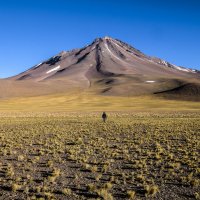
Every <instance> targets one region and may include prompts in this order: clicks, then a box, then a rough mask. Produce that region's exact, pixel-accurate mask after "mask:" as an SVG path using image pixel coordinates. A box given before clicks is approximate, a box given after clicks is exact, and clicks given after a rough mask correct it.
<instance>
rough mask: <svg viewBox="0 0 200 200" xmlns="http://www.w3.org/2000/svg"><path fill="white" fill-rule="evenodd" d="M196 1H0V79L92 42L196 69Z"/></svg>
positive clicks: (199, 6)
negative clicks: (105, 41)
mask: <svg viewBox="0 0 200 200" xmlns="http://www.w3.org/2000/svg"><path fill="white" fill-rule="evenodd" d="M199 10H200V1H199V0H190V1H188V0H187V1H185V0H162V1H161V0H160V1H158V0H140V1H138V0H137V1H135V0H101V1H98V0H76V1H68V0H6V1H5V0H0V25H1V28H0V77H1V78H2V77H8V76H12V75H15V74H17V73H20V72H22V71H23V70H26V69H28V68H30V67H32V66H33V65H35V64H37V63H40V62H41V61H43V60H45V59H47V58H49V57H51V56H53V55H55V54H57V53H59V52H60V51H62V50H70V49H73V48H79V47H83V46H85V45H87V44H89V43H91V42H92V41H93V40H94V39H95V38H97V37H103V36H106V35H108V36H111V37H113V38H117V39H120V40H122V41H125V42H127V43H129V44H131V45H132V46H134V47H136V48H137V49H140V50H141V51H143V52H144V53H146V54H147V55H151V56H157V57H160V58H163V59H165V60H167V61H169V62H172V63H174V64H176V65H181V66H185V67H190V68H196V69H200V58H199V56H200V55H199V54H200V12H199Z"/></svg>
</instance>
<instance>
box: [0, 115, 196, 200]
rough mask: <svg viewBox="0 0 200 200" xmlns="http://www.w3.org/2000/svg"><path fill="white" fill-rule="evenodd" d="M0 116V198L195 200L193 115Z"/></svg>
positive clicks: (194, 131) (194, 125)
mask: <svg viewBox="0 0 200 200" xmlns="http://www.w3.org/2000/svg"><path fill="white" fill-rule="evenodd" d="M0 118H1V120H0V147H1V148H0V158H1V159H0V160H1V162H0V195H1V196H2V198H5V199H6V198H7V197H8V196H9V198H11V199H15V198H16V197H18V198H19V199H72V200H73V199H107V200H108V199H110V200H112V199H151V198H155V199H159V198H163V199H188V198H193V199H199V194H200V189H199V172H200V168H199V162H200V160H199V147H200V145H199V143H200V140H199V139H200V138H199V131H200V130H199V124H200V115H199V114H198V113H193V112H188V113H184V112H182V113H162V114H161V113H160V114H158V113H157V114H156V113H148V114H147V113H137V114H131V113H120V112H113V113H109V121H108V122H107V123H103V122H102V120H101V115H100V114H99V113H91V114H83V113H82V114H81V113H74V114H59V113H54V114H49V115H47V114H42V113H40V114H38V115H37V116H36V115H33V114H21V115H12V116H11V115H10V117H6V116H3V114H1V117H0Z"/></svg>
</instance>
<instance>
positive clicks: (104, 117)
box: [102, 112, 107, 122]
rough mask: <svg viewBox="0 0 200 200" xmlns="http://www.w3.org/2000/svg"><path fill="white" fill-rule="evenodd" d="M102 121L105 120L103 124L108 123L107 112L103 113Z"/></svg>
mask: <svg viewBox="0 0 200 200" xmlns="http://www.w3.org/2000/svg"><path fill="white" fill-rule="evenodd" d="M102 119H103V122H106V119H107V115H106V113H105V112H103V114H102Z"/></svg>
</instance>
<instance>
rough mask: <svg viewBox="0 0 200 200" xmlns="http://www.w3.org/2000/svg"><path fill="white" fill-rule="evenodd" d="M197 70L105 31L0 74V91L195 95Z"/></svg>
mask: <svg viewBox="0 0 200 200" xmlns="http://www.w3.org/2000/svg"><path fill="white" fill-rule="evenodd" d="M199 78H200V72H199V71H198V70H194V69H189V68H184V67H180V66H176V65H173V64H171V63H169V62H167V61H165V60H162V59H159V58H156V57H150V56H147V55H145V54H144V53H142V52H141V51H139V50H137V49H136V48H134V47H132V46H130V45H128V44H126V43H124V42H122V41H120V40H118V39H113V38H111V37H104V38H97V39H95V40H94V41H93V42H92V43H91V44H90V45H87V46H85V47H84V48H81V49H74V50H71V51H62V52H61V53H59V54H57V55H55V56H53V57H51V58H50V59H48V60H46V61H44V62H41V63H39V64H37V65H35V66H33V67H32V68H30V69H28V70H27V71H25V72H23V73H20V74H18V75H16V76H13V77H9V78H7V79H1V80H0V86H1V87H0V91H1V97H10V96H12V97H13V96H37V95H46V94H53V93H65V92H69V91H74V90H76V91H80V92H81V91H90V92H92V93H95V94H98V95H112V96H136V95H155V96H160V95H162V96H164V97H178V98H191V99H193V98H197V99H199V96H200V81H199V80H200V79H199Z"/></svg>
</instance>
